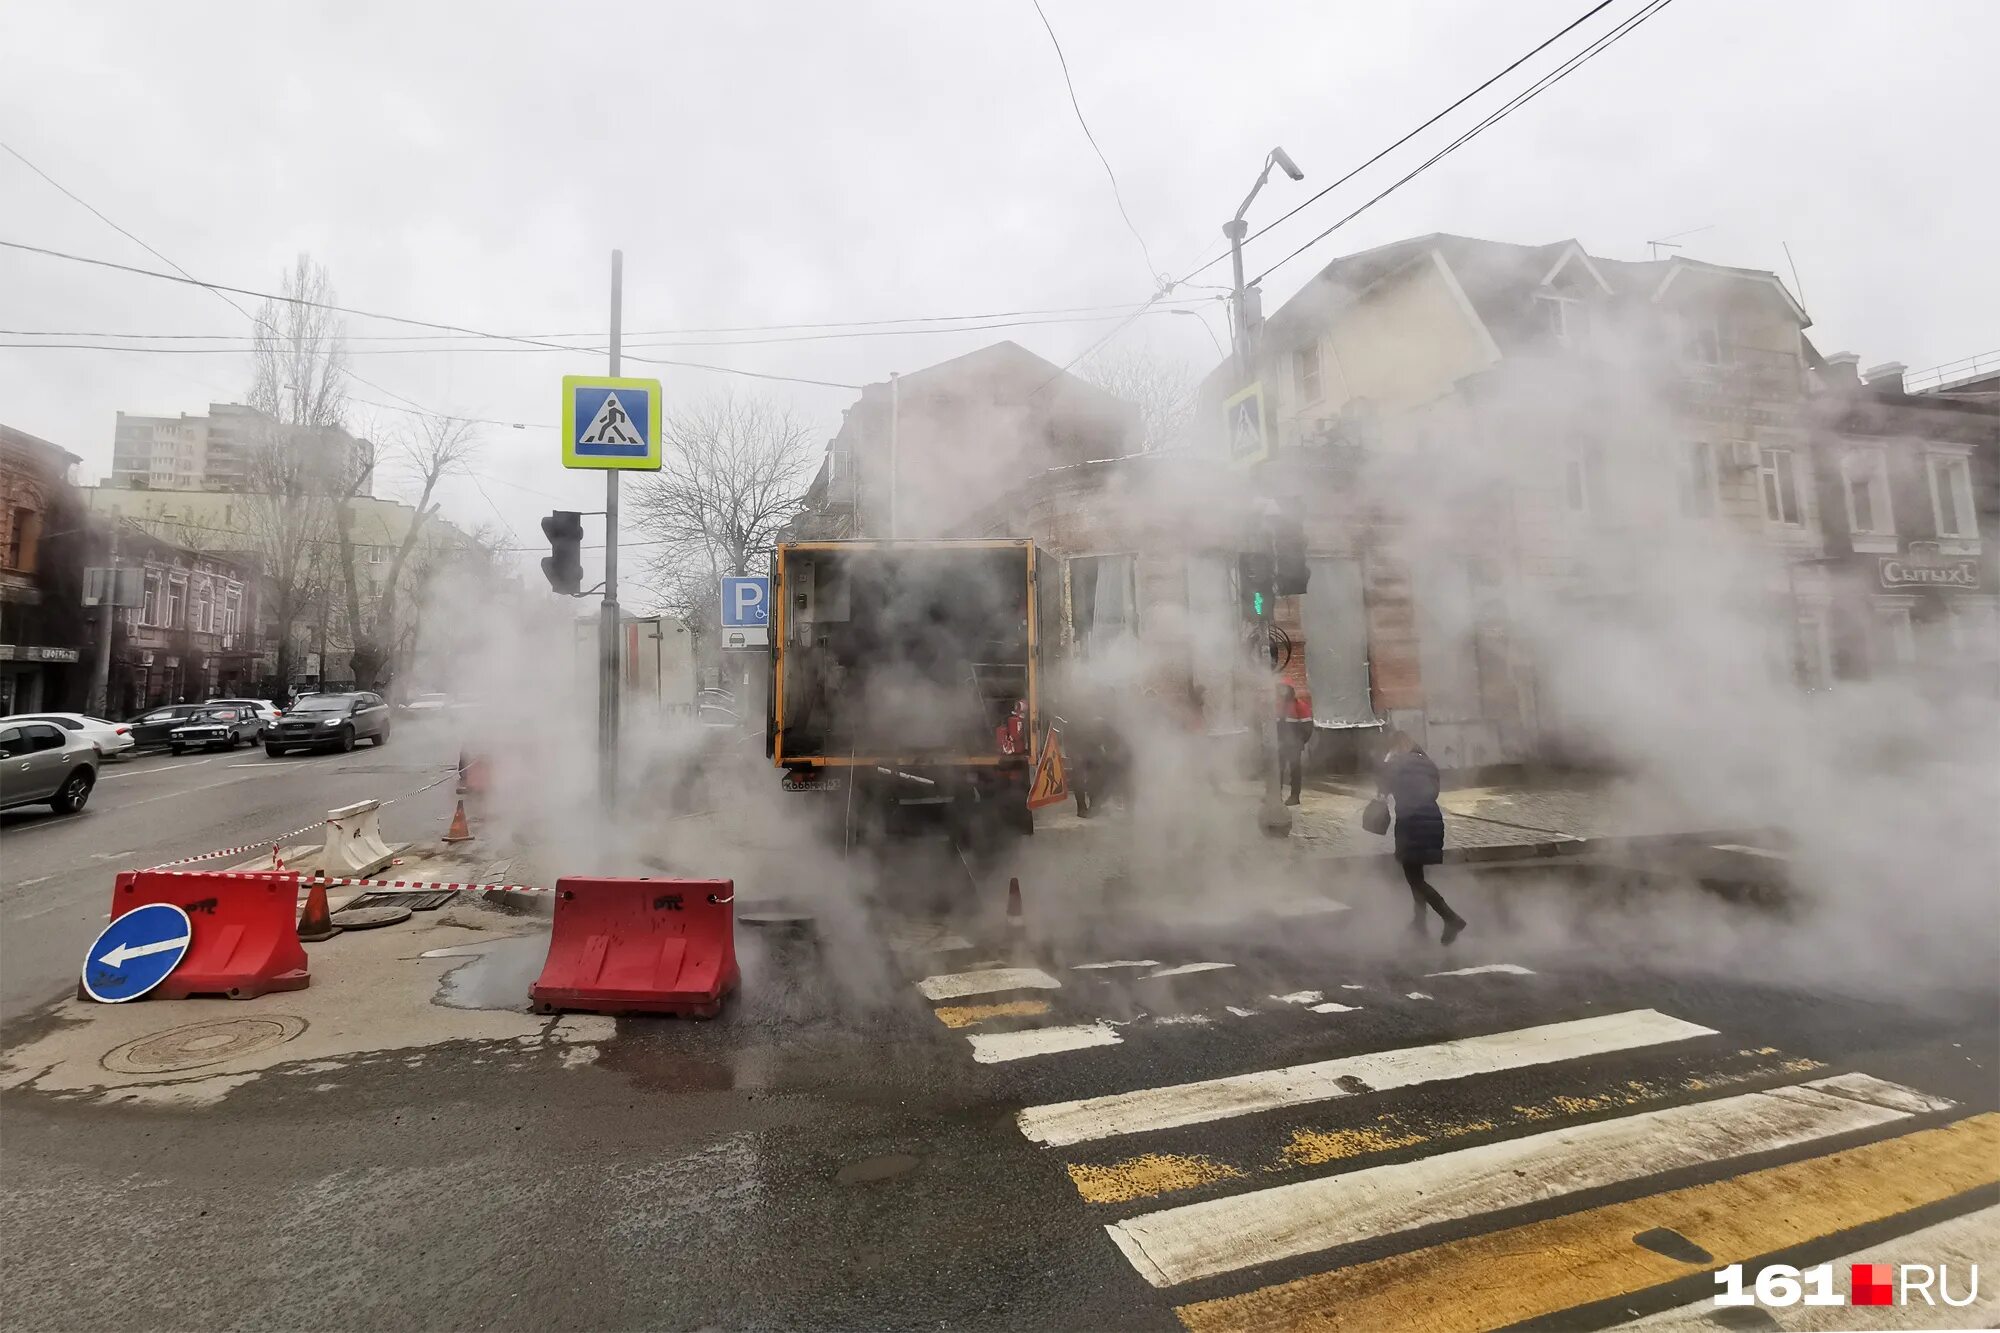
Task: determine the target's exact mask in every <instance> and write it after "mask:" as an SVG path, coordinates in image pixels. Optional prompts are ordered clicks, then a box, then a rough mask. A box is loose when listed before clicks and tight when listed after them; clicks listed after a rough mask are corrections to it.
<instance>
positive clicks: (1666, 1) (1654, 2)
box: [1251, 0, 1673, 286]
mask: <svg viewBox="0 0 2000 1333" xmlns="http://www.w3.org/2000/svg"><path fill="white" fill-rule="evenodd" d="M1672 3H1673V0H1648V3H1647V4H1646V5H1645V6H1644V7H1642V8H1641V9H1640V10H1639V11H1638V12H1637V13H1635V14H1634V15H1633V16H1632V17H1630V18H1628V19H1626V20H1625V21H1624V22H1623V23H1621V24H1619V25H1618V26H1617V27H1616V28H1613V29H1612V30H1611V31H1610V32H1608V33H1606V34H1605V35H1604V36H1602V37H1599V38H1598V39H1597V40H1596V41H1595V42H1593V43H1592V44H1591V45H1590V46H1588V47H1587V48H1585V49H1584V50H1583V51H1582V52H1580V53H1579V54H1577V55H1574V56H1571V57H1570V58H1569V59H1568V60H1567V61H1565V62H1564V63H1563V64H1561V65H1559V66H1557V67H1556V68H1555V70H1553V71H1552V72H1550V73H1548V74H1545V75H1543V76H1542V77H1541V78H1540V79H1538V80H1536V81H1535V83H1534V84H1532V85H1531V86H1529V88H1528V89H1527V90H1526V91H1525V92H1522V93H1519V94H1517V95H1515V96H1514V97H1513V98H1512V99H1510V100H1509V101H1508V102H1507V103H1506V104H1505V105H1503V106H1502V107H1501V108H1500V109H1499V110H1497V111H1495V112H1493V113H1492V114H1491V115H1489V116H1487V117H1486V119H1484V120H1482V121H1480V122H1479V123H1478V124H1477V125H1474V126H1473V127H1472V128H1471V129H1469V130H1467V131H1466V132H1465V133H1463V134H1461V135H1459V136H1458V138H1456V139H1454V140H1452V141H1451V142H1450V143H1448V144H1446V145H1445V146H1444V147H1443V148H1441V149H1439V150H1438V151H1437V152H1435V153H1433V154H1431V156H1430V157H1428V158H1426V159H1424V160H1423V161H1422V162H1420V163H1418V164H1417V166H1416V168H1415V169H1414V170H1413V171H1411V172H1409V173H1408V174H1407V175H1405V176H1403V177H1402V178H1401V179H1399V180H1397V181H1395V182H1393V183H1392V184H1391V185H1389V186H1388V188H1386V189H1384V190H1382V191H1381V192H1380V193H1378V194H1376V195H1375V196H1374V197H1373V198H1371V199H1369V200H1368V201H1367V202H1366V203H1364V204H1362V205H1361V206H1360V207H1359V208H1356V209H1355V210H1354V211H1353V212H1351V213H1349V214H1348V215H1347V216H1346V217H1344V218H1341V219H1340V220H1339V221H1338V222H1336V223H1334V224H1333V225H1332V226H1330V227H1328V228H1327V229H1326V230H1324V231H1322V232H1320V233H1319V234H1318V235H1317V236H1314V237H1313V238H1312V239H1311V240H1309V241H1307V242H1306V243H1305V244H1304V245H1301V246H1299V247H1298V248H1297V249H1295V250H1293V251H1292V252H1291V253H1290V254H1288V255H1286V256H1285V257H1284V258H1283V259H1280V260H1279V261H1278V262H1277V263H1275V264H1272V265H1271V266H1270V267H1269V268H1267V269H1265V270H1264V271H1263V272H1262V273H1259V274H1258V275H1257V276H1256V277H1255V278H1253V279H1251V285H1252V286H1255V285H1256V284H1257V283H1260V282H1262V281H1264V279H1266V278H1268V277H1270V276H1271V275H1272V274H1273V273H1275V272H1277V271H1278V269H1280V268H1281V267H1283V266H1284V265H1286V264H1289V263H1290V262H1291V261H1292V260H1294V259H1296V258H1298V257H1299V256H1300V255H1302V254H1304V253H1305V252H1306V251H1307V250H1310V249H1311V248H1312V247H1313V246H1315V245H1318V244H1319V243H1320V242H1321V241H1323V240H1325V239H1326V238H1327V237H1329V236H1331V235H1332V234H1333V233H1334V232H1336V231H1339V230H1340V229H1341V228H1342V227H1344V226H1346V225H1347V224H1348V223H1350V222H1352V221H1354V219H1356V218H1358V217H1360V216H1361V215H1362V214H1363V213H1365V212H1367V211H1368V210H1369V209H1371V208H1373V207H1374V206H1375V205H1376V204H1379V203H1381V202H1382V201H1383V200H1384V199H1387V198H1388V197H1389V196H1390V195H1392V194H1394V193H1395V192H1396V191H1397V190H1400V189H1401V188H1403V186H1405V185H1408V184H1409V183H1410V182H1411V181H1413V180H1415V179H1416V178H1417V177H1419V176H1421V175H1423V174H1424V172H1426V171H1428V170H1430V168H1432V167H1433V166H1436V165H1437V164H1438V163H1439V162H1441V161H1443V160H1444V159H1445V158H1447V157H1449V156H1451V154H1452V153H1454V152H1456V151H1457V150H1458V149H1460V148H1462V147H1464V146H1465V145H1466V144H1468V143H1471V142H1472V141H1473V140H1474V139H1476V138H1478V137H1479V135H1480V134H1481V133H1483V132H1484V131H1486V130H1488V129H1491V128H1492V127H1493V126H1495V125H1497V124H1499V123H1500V122H1501V121H1503V120H1505V119H1506V118H1507V117H1508V116H1510V115H1512V114H1513V113H1514V112H1515V111H1518V110H1519V109H1520V108H1522V107H1524V106H1526V105H1527V104H1528V103H1529V102H1532V101H1534V100H1535V98H1537V97H1539V96H1541V94H1543V93H1545V92H1547V91H1548V90H1549V89H1550V88H1553V87H1554V86H1555V85H1556V84H1558V83H1561V82H1562V81H1563V80H1564V79H1566V78H1568V77H1569V76H1570V74H1572V73H1574V72H1575V71H1576V70H1577V69H1578V68H1580V67H1581V66H1583V65H1585V64H1587V63H1588V62H1589V61H1590V60H1591V59H1593V58H1594V57H1596V56H1597V55H1598V54H1600V53H1601V52H1603V51H1605V50H1607V49H1608V48H1610V47H1611V46H1612V45H1613V44H1615V43H1616V42H1618V41H1619V39H1621V38H1623V37H1624V36H1626V34H1628V33H1630V32H1631V31H1632V30H1633V29H1635V28H1637V27H1638V26H1639V25H1640V24H1642V23H1644V22H1645V21H1646V20H1647V19H1650V18H1652V17H1653V16H1654V15H1655V14H1657V13H1659V12H1660V11H1661V10H1663V9H1665V8H1666V7H1667V6H1668V5H1670V4H1672Z"/></svg>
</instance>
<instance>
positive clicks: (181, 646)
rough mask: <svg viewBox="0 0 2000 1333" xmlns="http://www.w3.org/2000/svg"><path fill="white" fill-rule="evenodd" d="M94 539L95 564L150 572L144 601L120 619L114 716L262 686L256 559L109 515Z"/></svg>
mask: <svg viewBox="0 0 2000 1333" xmlns="http://www.w3.org/2000/svg"><path fill="white" fill-rule="evenodd" d="M114 537H115V543H116V544H115V548H114V545H113V542H114ZM91 546H92V561H93V563H99V564H106V565H109V564H113V563H115V564H116V565H117V566H118V567H119V568H122V569H138V570H141V571H143V580H144V582H143V586H144V589H145V595H144V601H143V602H142V603H141V604H140V605H138V606H132V607H124V608H120V609H119V610H118V611H117V613H116V614H115V615H114V617H113V622H112V624H113V631H112V640H111V669H110V675H109V679H108V689H107V704H106V708H107V709H108V710H109V712H110V714H111V716H113V717H127V716H130V715H131V714H134V713H137V712H140V711H142V710H143V709H146V708H150V707H152V706H154V705H155V704H161V703H176V702H179V701H182V700H187V701H191V702H199V701H200V700H202V699H207V698H212V697H214V696H217V695H225V696H226V695H235V694H245V693H251V692H254V690H255V688H256V686H257V683H258V679H259V676H258V652H257V641H256V635H255V630H256V624H257V589H256V577H255V574H254V571H253V569H252V566H251V565H250V563H249V562H248V561H246V560H242V559H236V558H232V557H229V556H225V555H221V554H217V553H215V552H204V551H194V550H189V549H188V548H186V547H182V546H177V545H175V544H173V543H172V542H168V541H163V540H161V539H160V538H158V537H155V536H152V535H150V534H149V533H147V532H146V531H145V530H144V529H142V528H141V527H139V526H138V525H137V524H135V523H131V522H125V521H121V520H117V519H106V518H103V517H97V518H94V519H93V521H92V525H91ZM114 549H115V554H114Z"/></svg>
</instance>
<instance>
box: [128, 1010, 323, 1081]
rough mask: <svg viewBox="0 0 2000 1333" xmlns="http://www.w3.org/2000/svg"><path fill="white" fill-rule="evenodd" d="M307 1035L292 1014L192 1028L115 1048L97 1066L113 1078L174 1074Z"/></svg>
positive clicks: (303, 1023) (301, 1021) (228, 1020)
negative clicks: (302, 1033) (303, 1033)
mask: <svg viewBox="0 0 2000 1333" xmlns="http://www.w3.org/2000/svg"><path fill="white" fill-rule="evenodd" d="M305 1030H306V1021H305V1019H303V1018H294V1017H292V1016H291V1015H290V1014H260V1015H258V1016H257V1017H255V1018H224V1019H218V1020H216V1021H215V1022H212V1023H190V1024H188V1025H187V1026H186V1027H178V1028H168V1029H167V1030H166V1031H165V1032H155V1033H154V1034H153V1035H152V1036H150V1037H140V1038H138V1039H137V1040H134V1041H128V1042H126V1043H125V1044H124V1045H123V1046H114V1047H112V1048H111V1049H110V1050H108V1051H106V1052H105V1053H104V1058H103V1059H101V1060H100V1061H98V1063H99V1064H101V1065H103V1066H104V1067H105V1068H106V1069H108V1070H110V1071H111V1072H112V1073H114V1074H170V1073H174V1072H176V1071H179V1070H182V1069H199V1068H201V1067H202V1066H204V1065H219V1064H222V1063H223V1062H224V1061H228V1060H238V1059H241V1058H242V1057H244V1056H246V1055H254V1054H255V1053H256V1052H258V1051H267V1050H269V1049H270V1048H271V1047H273V1046H281V1045H283V1044H284V1043H286V1042H288V1041H290V1040H291V1039H292V1038H293V1037H296V1036H298V1035H299V1034H300V1033H301V1032H304V1031H305Z"/></svg>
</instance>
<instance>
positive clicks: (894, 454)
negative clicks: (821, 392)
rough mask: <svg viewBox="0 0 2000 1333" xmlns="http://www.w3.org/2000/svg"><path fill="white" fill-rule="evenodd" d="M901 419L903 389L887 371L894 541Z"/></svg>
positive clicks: (891, 534) (891, 535) (894, 535)
mask: <svg viewBox="0 0 2000 1333" xmlns="http://www.w3.org/2000/svg"><path fill="white" fill-rule="evenodd" d="M902 421H903V390H902V385H901V382H900V381H898V380H897V378H896V372H895V371H893V370H892V371H890V372H889V540H891V541H894V540H895V539H896V538H897V536H898V535H900V534H898V533H897V531H896V517H897V516H896V501H897V499H898V496H897V494H896V478H897V475H898V473H899V471H900V469H901V467H902V438H901V437H902Z"/></svg>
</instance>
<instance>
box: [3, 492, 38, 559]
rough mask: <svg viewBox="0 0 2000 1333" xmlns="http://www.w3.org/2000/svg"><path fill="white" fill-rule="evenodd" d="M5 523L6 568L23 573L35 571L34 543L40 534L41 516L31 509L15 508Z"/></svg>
mask: <svg viewBox="0 0 2000 1333" xmlns="http://www.w3.org/2000/svg"><path fill="white" fill-rule="evenodd" d="M9 517H10V520H11V521H10V522H9V523H8V524H7V568H9V569H14V570H19V571H20V572H21V573H23V574H32V573H34V572H35V544H36V538H37V537H39V536H40V535H41V533H40V529H41V526H42V524H41V516H40V515H39V514H37V513H36V512H35V511H34V510H32V509H26V508H22V509H16V510H15V511H14V512H13V514H11V515H10V516H9Z"/></svg>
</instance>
